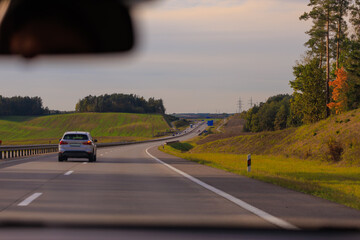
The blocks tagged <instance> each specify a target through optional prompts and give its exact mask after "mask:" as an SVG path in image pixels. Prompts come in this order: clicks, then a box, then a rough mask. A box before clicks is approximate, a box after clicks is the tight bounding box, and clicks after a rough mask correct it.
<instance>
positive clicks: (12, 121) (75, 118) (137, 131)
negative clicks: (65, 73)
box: [0, 113, 170, 145]
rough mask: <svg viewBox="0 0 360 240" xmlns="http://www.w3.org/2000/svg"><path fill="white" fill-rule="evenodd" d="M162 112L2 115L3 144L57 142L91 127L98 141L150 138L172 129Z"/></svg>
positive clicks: (1, 132) (1, 137)
mask: <svg viewBox="0 0 360 240" xmlns="http://www.w3.org/2000/svg"><path fill="white" fill-rule="evenodd" d="M169 128H170V127H169V125H168V124H167V123H166V121H165V120H164V119H163V117H162V116H161V115H150V114H130V113H75V114H61V115H51V116H42V117H18V116H16V117H2V118H0V140H2V141H3V145H13V144H45V143H57V142H58V140H59V138H61V137H62V135H63V134H64V132H65V131H89V132H90V133H91V134H92V135H93V137H95V138H97V139H98V140H99V142H115V141H138V140H145V139H150V138H152V137H153V135H155V134H157V133H158V132H164V131H166V130H167V129H169Z"/></svg>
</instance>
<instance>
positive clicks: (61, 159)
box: [58, 154, 64, 162]
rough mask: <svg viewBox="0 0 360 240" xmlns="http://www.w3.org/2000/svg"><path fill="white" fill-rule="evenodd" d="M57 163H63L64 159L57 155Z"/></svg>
mask: <svg viewBox="0 0 360 240" xmlns="http://www.w3.org/2000/svg"><path fill="white" fill-rule="evenodd" d="M58 161H59V162H63V161H64V158H63V157H62V156H61V155H60V154H59V157H58Z"/></svg>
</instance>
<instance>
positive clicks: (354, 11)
mask: <svg viewBox="0 0 360 240" xmlns="http://www.w3.org/2000/svg"><path fill="white" fill-rule="evenodd" d="M350 9H351V14H350V22H351V23H352V25H353V27H354V31H355V34H354V35H353V38H356V39H357V40H359V39H360V0H354V3H353V5H351V7H350Z"/></svg>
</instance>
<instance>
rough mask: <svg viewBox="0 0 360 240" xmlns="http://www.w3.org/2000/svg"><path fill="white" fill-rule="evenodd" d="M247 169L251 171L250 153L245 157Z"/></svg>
mask: <svg viewBox="0 0 360 240" xmlns="http://www.w3.org/2000/svg"><path fill="white" fill-rule="evenodd" d="M247 171H248V172H251V154H249V155H248V157H247Z"/></svg>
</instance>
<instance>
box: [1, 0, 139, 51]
mask: <svg viewBox="0 0 360 240" xmlns="http://www.w3.org/2000/svg"><path fill="white" fill-rule="evenodd" d="M135 2H138V1H137V0H0V20H1V23H0V54H19V55H22V56H24V57H27V58H31V57H34V56H37V55H39V54H84V53H110V52H111V53H113V52H126V51H129V50H131V49H132V48H133V46H134V44H135V37H134V28H133V23H132V18H131V15H130V7H131V4H129V3H135Z"/></svg>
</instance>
